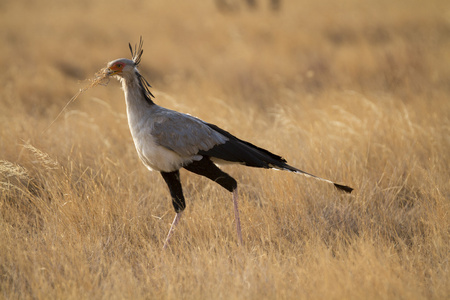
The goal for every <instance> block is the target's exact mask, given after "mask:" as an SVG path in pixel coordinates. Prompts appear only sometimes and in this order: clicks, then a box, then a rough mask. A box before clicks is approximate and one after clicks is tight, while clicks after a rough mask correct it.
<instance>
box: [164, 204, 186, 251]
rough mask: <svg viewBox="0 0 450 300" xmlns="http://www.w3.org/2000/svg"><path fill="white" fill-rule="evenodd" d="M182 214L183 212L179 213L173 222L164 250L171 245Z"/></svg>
mask: <svg viewBox="0 0 450 300" xmlns="http://www.w3.org/2000/svg"><path fill="white" fill-rule="evenodd" d="M182 213H183V212H179V213H177V214H176V215H175V218H174V219H173V222H172V226H170V230H169V233H168V234H167V238H166V241H165V242H164V246H163V249H166V248H167V246H168V245H169V242H170V238H171V237H172V234H173V232H174V231H175V227H176V226H177V224H178V222H180V219H181V214H182Z"/></svg>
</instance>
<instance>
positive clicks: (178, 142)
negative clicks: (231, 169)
mask: <svg viewBox="0 0 450 300" xmlns="http://www.w3.org/2000/svg"><path fill="white" fill-rule="evenodd" d="M151 132H152V136H153V138H154V139H155V142H156V143H157V144H159V145H161V146H163V147H166V148H168V149H170V150H172V151H174V152H176V153H178V154H179V155H180V156H183V157H189V156H193V155H198V154H199V151H207V150H209V149H211V148H213V147H214V146H216V145H220V144H223V143H225V142H227V141H228V138H227V137H225V136H224V135H222V134H221V133H219V132H217V131H216V130H214V129H212V128H211V127H209V126H208V125H206V124H205V123H204V122H202V121H201V120H199V119H197V118H195V117H192V116H190V115H187V114H182V113H179V112H176V111H172V110H164V111H161V112H160V113H158V116H157V117H156V118H154V122H153V126H152V131H151Z"/></svg>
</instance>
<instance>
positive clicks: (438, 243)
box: [0, 0, 450, 299]
mask: <svg viewBox="0 0 450 300" xmlns="http://www.w3.org/2000/svg"><path fill="white" fill-rule="evenodd" d="M227 3H228V6H227V7H229V8H232V9H225V10H224V9H223V8H222V9H220V8H219V7H218V5H217V2H214V1H186V2H181V3H180V1H172V0H169V1H158V2H156V1H155V2H151V1H138V0H134V1H104V0H100V1H76V2H73V1H52V0H42V1H39V2H35V1H25V0H19V1H7V0H3V1H1V2H0V25H1V26H0V38H1V41H2V42H1V43H0V53H1V55H0V63H1V66H2V72H0V86H1V88H0V107H1V109H0V197H1V198H0V241H1V242H0V297H2V298H5V299H51V298H53V299H135V298H150V299H174V298H180V297H181V298H184V299H274V298H276V299H448V297H449V295H450V288H449V286H450V282H449V281H450V280H449V250H450V245H449V240H450V239H449V233H450V232H449V231H450V230H449V229H450V227H449V216H448V211H449V198H450V185H449V179H450V176H449V175H450V172H449V167H448V166H449V165H450V159H449V154H448V153H449V149H450V101H449V95H450V81H449V78H450V56H449V49H450V4H449V3H448V1H444V0H433V1H427V2H425V1H414V0H412V1H385V0H382V1H376V2H375V1H356V0H344V1H329V0H328V1H325V0H324V1H282V2H281V4H280V7H279V9H278V10H276V11H274V10H272V9H271V8H270V5H269V3H268V2H264V1H259V2H257V3H258V6H257V7H256V8H253V9H252V8H250V7H248V5H246V4H245V2H243V1H238V0H234V1H232V0H228V1H227ZM140 36H143V38H144V56H143V61H142V64H141V67H140V69H141V73H142V74H143V75H144V76H145V77H146V78H147V80H148V81H149V82H150V83H151V84H152V85H153V87H154V88H153V89H152V92H153V93H154V94H155V96H156V100H155V101H156V102H157V103H158V104H160V105H162V106H165V107H168V108H171V109H176V110H179V111H182V112H186V113H190V114H192V115H195V116H198V117H200V118H202V119H204V120H205V121H207V122H211V123H214V124H216V125H218V126H220V127H222V128H224V129H226V130H228V131H230V132H232V133H234V134H236V135H237V136H238V137H240V138H242V139H245V140H248V141H250V142H252V143H255V144H257V145H260V146H262V147H264V148H267V149H269V150H270V151H273V152H274V153H278V154H281V155H283V156H284V157H285V158H286V159H287V160H288V161H289V162H290V163H291V164H292V165H294V166H297V167H299V168H300V169H303V170H305V171H308V172H311V173H313V174H317V175H319V176H322V177H325V178H329V179H331V180H334V181H337V182H341V183H344V184H348V185H350V186H352V187H354V188H355V191H354V193H353V194H352V195H351V196H347V195H343V194H341V193H338V192H336V190H334V189H333V188H330V187H328V186H326V185H325V186H324V185H323V184H321V183H320V182H315V181H313V180H309V179H307V178H303V177H301V176H295V175H293V174H285V173H282V172H276V171H269V170H255V169H250V168H243V167H239V166H226V167H224V170H225V171H226V172H228V173H230V175H232V176H233V177H235V178H236V179H237V180H238V182H239V183H240V196H241V199H242V204H241V218H242V225H243V235H244V241H245V245H244V246H243V247H238V246H237V243H236V242H237V241H236V236H235V229H234V224H233V221H234V216H233V213H232V203H231V195H230V194H229V193H228V192H226V191H225V190H223V189H221V188H220V187H219V186H217V185H215V184H214V183H212V182H209V181H207V180H206V179H203V178H199V177H198V176H196V175H193V174H188V173H187V172H182V180H183V185H184V187H185V196H186V198H187V205H188V208H187V210H186V213H185V215H184V216H185V217H184V219H183V220H182V223H181V224H180V226H179V229H178V231H177V233H176V235H175V236H174V238H173V241H172V242H173V243H172V245H171V249H170V251H166V252H162V251H161V247H162V243H163V241H164V238H165V235H166V233H167V231H168V229H169V226H170V222H171V221H172V218H173V214H174V213H173V209H172V207H171V203H170V197H169V193H168V190H167V187H166V186H165V184H164V182H163V180H162V179H161V178H160V175H159V174H158V173H155V172H153V173H150V172H148V171H147V170H146V169H145V168H144V167H143V166H142V165H141V163H140V162H139V160H138V157H137V155H136V153H135V149H134V145H133V143H132V139H131V136H130V133H129V130H128V125H127V120H126V115H125V103H124V100H123V93H122V91H121V90H120V88H119V85H118V83H116V82H113V81H111V82H110V83H109V84H108V86H107V87H103V86H99V87H96V88H95V89H91V90H89V91H87V92H85V93H84V94H82V95H81V96H80V97H79V98H78V100H77V101H76V102H74V103H72V104H71V105H69V107H68V109H67V110H66V111H65V112H64V113H63V114H62V115H61V117H60V118H59V119H57V120H56V121H55V123H54V124H53V125H52V126H50V124H51V123H52V121H54V120H55V118H56V116H57V115H58V113H59V112H60V111H61V109H62V108H63V107H64V105H65V104H66V103H67V102H68V101H69V99H70V98H71V97H72V96H73V95H74V94H75V93H76V92H77V91H78V89H80V88H82V87H83V86H84V85H85V84H86V82H85V81H84V80H85V79H87V78H91V77H92V76H93V74H94V73H95V72H96V71H98V70H99V69H100V68H102V67H104V66H105V64H106V63H107V62H108V61H111V60H113V59H116V58H119V57H130V54H129V50H128V43H129V42H131V43H132V44H134V43H137V42H138V40H139V37H140ZM49 126H50V127H49Z"/></svg>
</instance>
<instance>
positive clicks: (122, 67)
mask: <svg viewBox="0 0 450 300" xmlns="http://www.w3.org/2000/svg"><path fill="white" fill-rule="evenodd" d="M136 66H137V65H136V63H135V62H134V61H133V60H131V59H128V58H119V59H116V60H113V61H111V62H109V63H108V65H107V66H106V69H107V72H108V75H109V76H119V77H121V78H125V77H128V76H132V75H133V74H134V72H135V68H136Z"/></svg>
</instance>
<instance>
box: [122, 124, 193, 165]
mask: <svg viewBox="0 0 450 300" xmlns="http://www.w3.org/2000/svg"><path fill="white" fill-rule="evenodd" d="M151 128H152V124H149V123H148V122H135V123H134V124H130V131H131V135H132V137H133V141H134V145H135V147H136V151H137V153H138V155H139V158H140V159H141V161H142V163H143V164H144V165H145V166H146V167H147V168H148V169H150V170H154V171H163V172H173V171H176V170H178V169H180V168H181V167H182V166H183V165H185V164H186V163H189V162H192V161H193V160H199V159H201V156H200V157H196V156H192V157H183V156H181V155H179V154H178V153H176V152H175V151H172V150H170V149H168V148H166V147H164V146H161V145H159V144H158V143H157V142H156V139H155V138H154V137H153V136H152V132H151Z"/></svg>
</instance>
